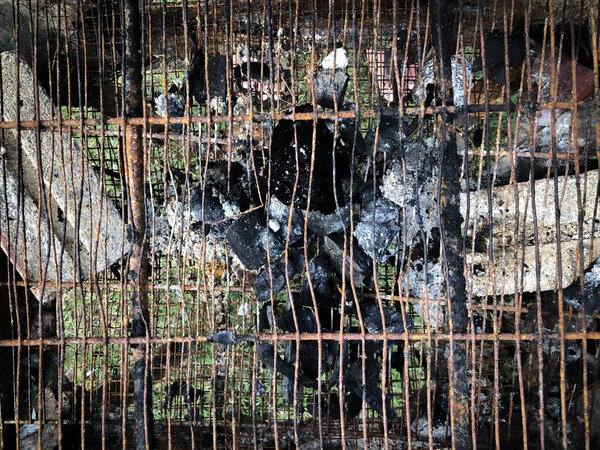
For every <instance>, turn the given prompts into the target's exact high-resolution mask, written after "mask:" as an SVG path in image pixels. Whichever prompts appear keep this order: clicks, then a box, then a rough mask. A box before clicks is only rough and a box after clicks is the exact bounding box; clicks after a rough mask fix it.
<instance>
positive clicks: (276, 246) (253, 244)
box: [226, 209, 285, 270]
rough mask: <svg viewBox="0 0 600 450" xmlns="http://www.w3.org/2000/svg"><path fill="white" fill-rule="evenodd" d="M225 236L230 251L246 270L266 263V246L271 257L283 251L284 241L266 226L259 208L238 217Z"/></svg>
mask: <svg viewBox="0 0 600 450" xmlns="http://www.w3.org/2000/svg"><path fill="white" fill-rule="evenodd" d="M226 236H227V242H228V244H229V246H230V248H231V251H232V252H233V253H235V255H236V256H237V257H238V259H239V260H240V262H241V263H242V265H243V266H244V267H245V268H246V269H248V270H257V269H260V268H261V267H262V266H264V265H265V264H266V263H267V246H268V247H269V253H270V257H271V259H275V258H278V257H279V256H281V255H282V254H283V252H284V251H285V242H283V241H282V240H281V238H279V237H278V236H277V235H276V234H275V233H273V232H272V231H271V230H269V229H268V228H267V221H266V218H265V216H264V214H263V211H262V210H259V209H256V210H254V211H251V212H249V213H246V214H243V215H242V216H240V217H238V218H237V219H236V220H235V221H234V222H233V223H232V224H231V226H230V227H229V228H228V229H227V233H226Z"/></svg>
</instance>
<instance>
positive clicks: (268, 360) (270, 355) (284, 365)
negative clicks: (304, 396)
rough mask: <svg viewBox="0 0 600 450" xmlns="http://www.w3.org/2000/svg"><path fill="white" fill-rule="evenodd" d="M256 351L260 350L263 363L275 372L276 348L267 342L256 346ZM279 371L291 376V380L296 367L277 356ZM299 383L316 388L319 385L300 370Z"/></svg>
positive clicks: (288, 376)
mask: <svg viewBox="0 0 600 450" xmlns="http://www.w3.org/2000/svg"><path fill="white" fill-rule="evenodd" d="M256 351H257V352H258V356H259V358H260V359H261V361H262V362H263V364H264V365H265V366H266V367H267V368H268V369H269V370H270V371H271V373H273V372H274V371H275V356H276V355H275V354H274V348H273V346H272V345H271V344H267V343H266V342H263V343H260V344H258V345H257V346H256ZM277 372H279V373H281V374H282V375H283V376H285V377H287V378H289V379H290V380H294V375H295V369H294V366H293V365H292V364H290V363H289V362H287V361H285V360H284V359H282V358H280V357H279V356H277ZM298 384H300V385H302V386H306V387H311V388H315V387H317V383H316V382H315V381H313V380H310V379H309V378H307V377H306V376H305V375H304V374H303V373H302V371H298Z"/></svg>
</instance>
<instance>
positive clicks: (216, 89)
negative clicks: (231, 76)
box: [188, 49, 227, 106]
mask: <svg viewBox="0 0 600 450" xmlns="http://www.w3.org/2000/svg"><path fill="white" fill-rule="evenodd" d="M188 80H189V90H190V95H191V96H192V97H193V98H194V100H196V102H198V104H199V105H201V106H202V105H203V104H204V103H205V102H206V100H207V98H208V95H207V86H206V63H205V53H204V51H202V50H201V49H197V50H196V52H195V54H194V58H193V59H192V64H191V65H190V69H189V71H188ZM208 90H209V91H210V98H211V99H213V98H217V97H221V98H222V99H225V98H226V97H227V59H226V57H225V55H217V56H208Z"/></svg>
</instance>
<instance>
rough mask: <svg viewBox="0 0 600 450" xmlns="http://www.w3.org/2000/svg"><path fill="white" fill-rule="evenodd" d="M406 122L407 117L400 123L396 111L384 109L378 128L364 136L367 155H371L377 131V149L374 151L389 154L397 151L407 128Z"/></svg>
mask: <svg viewBox="0 0 600 450" xmlns="http://www.w3.org/2000/svg"><path fill="white" fill-rule="evenodd" d="M407 122H408V117H406V118H405V119H403V120H402V121H401V120H400V115H399V114H398V110H396V109H392V108H386V109H384V110H383V112H382V114H381V116H380V118H379V122H378V128H376V129H375V130H371V131H369V132H368V133H367V135H366V136H365V139H364V143H365V150H366V151H367V153H369V154H371V153H373V148H374V147H375V136H376V133H377V130H378V133H379V134H378V135H377V148H376V149H375V151H376V152H379V153H389V152H393V151H395V150H397V149H398V148H399V147H400V140H401V138H402V135H403V132H404V131H405V129H407V128H408V123H407ZM404 134H406V133H404Z"/></svg>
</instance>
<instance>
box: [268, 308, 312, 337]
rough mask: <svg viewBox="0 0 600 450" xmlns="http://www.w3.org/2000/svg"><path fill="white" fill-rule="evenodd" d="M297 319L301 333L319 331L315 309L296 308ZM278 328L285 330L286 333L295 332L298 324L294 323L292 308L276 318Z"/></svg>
mask: <svg viewBox="0 0 600 450" xmlns="http://www.w3.org/2000/svg"><path fill="white" fill-rule="evenodd" d="M296 320H297V321H298V328H299V330H300V333H316V332H317V319H316V317H315V313H314V311H312V310H311V309H308V308H296ZM275 323H276V324H277V328H280V329H281V330H283V331H285V332H286V333H295V332H296V324H295V323H294V314H293V311H292V310H291V309H290V310H288V311H286V312H284V313H282V314H279V315H278V316H277V317H276V318H275Z"/></svg>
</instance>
